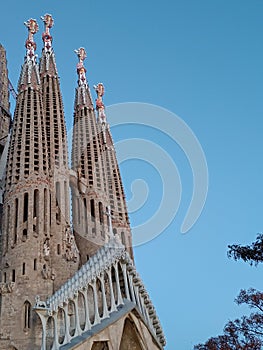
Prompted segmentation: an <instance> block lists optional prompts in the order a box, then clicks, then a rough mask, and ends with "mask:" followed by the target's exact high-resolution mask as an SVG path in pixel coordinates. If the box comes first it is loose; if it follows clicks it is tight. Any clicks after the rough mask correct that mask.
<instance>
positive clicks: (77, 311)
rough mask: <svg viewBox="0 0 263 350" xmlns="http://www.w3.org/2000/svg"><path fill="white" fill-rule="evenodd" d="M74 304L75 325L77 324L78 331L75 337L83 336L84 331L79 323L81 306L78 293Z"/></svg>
mask: <svg viewBox="0 0 263 350" xmlns="http://www.w3.org/2000/svg"><path fill="white" fill-rule="evenodd" d="M73 303H74V305H75V312H76V314H75V323H76V329H75V334H74V337H76V336H78V335H81V334H82V330H81V328H80V322H79V305H78V292H76V293H74V298H73Z"/></svg>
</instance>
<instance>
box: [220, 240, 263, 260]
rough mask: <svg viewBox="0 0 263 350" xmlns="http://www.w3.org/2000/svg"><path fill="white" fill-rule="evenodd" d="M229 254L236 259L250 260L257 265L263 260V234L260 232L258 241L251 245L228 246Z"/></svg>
mask: <svg viewBox="0 0 263 350" xmlns="http://www.w3.org/2000/svg"><path fill="white" fill-rule="evenodd" d="M228 248H229V251H228V252H227V255H228V257H229V258H233V259H235V260H239V259H241V260H243V261H245V262H249V263H250V265H257V264H258V263H259V262H263V234H258V236H257V238H256V241H255V242H253V243H252V244H251V245H246V246H242V245H239V244H233V245H229V246H228Z"/></svg>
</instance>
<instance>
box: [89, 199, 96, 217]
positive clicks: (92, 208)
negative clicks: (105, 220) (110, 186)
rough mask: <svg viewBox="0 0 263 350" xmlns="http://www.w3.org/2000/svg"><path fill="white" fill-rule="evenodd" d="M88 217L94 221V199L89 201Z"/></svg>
mask: <svg viewBox="0 0 263 350" xmlns="http://www.w3.org/2000/svg"><path fill="white" fill-rule="evenodd" d="M90 215H91V220H92V221H95V203H94V199H91V200H90Z"/></svg>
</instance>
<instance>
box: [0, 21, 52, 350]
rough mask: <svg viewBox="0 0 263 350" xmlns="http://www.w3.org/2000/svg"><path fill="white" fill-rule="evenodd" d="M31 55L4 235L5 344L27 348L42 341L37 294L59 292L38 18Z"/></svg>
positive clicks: (11, 158) (32, 27)
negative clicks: (35, 311)
mask: <svg viewBox="0 0 263 350" xmlns="http://www.w3.org/2000/svg"><path fill="white" fill-rule="evenodd" d="M25 25H26V26H27V28H28V39H27V40H26V56H25V60H24V64H23V66H22V70H21V74H20V79H19V83H18V97H17V103H16V108H15V113H14V124H13V130H12V136H11V140H10V147H9V153H8V161H7V169H6V183H5V194H4V204H3V228H2V236H1V267H2V271H1V272H2V274H1V278H2V281H1V338H0V348H1V349H7V348H8V345H10V342H11V340H12V342H13V343H14V344H16V343H17V342H18V341H19V343H20V344H21V348H22V349H26V348H27V346H28V349H29V348H30V345H29V344H36V342H37V339H36V338H35V337H34V330H33V329H32V318H31V313H32V305H34V299H35V295H36V293H37V294H38V293H39V292H40V291H41V294H42V295H43V296H44V295H48V294H50V293H52V292H53V281H52V271H51V266H50V256H49V254H50V249H49V237H50V226H49V225H48V218H49V216H50V206H49V197H50V181H49V177H48V158H47V143H46V131H45V123H44V116H43V104H42V94H41V85H40V76H39V69H38V65H37V63H36V55H35V49H36V44H35V42H34V34H35V33H36V32H37V31H38V25H37V23H36V21H35V20H33V19H30V20H28V21H27V22H26V23H25Z"/></svg>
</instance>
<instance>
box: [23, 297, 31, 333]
mask: <svg viewBox="0 0 263 350" xmlns="http://www.w3.org/2000/svg"><path fill="white" fill-rule="evenodd" d="M30 319H31V304H30V302H29V301H25V303H24V331H26V330H28V329H30V323H31V322H30Z"/></svg>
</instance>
